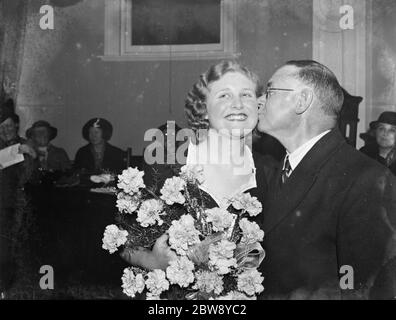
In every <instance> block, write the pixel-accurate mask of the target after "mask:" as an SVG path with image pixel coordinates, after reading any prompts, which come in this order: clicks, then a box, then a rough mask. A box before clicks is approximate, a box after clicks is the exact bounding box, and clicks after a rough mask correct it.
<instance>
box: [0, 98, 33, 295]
mask: <svg viewBox="0 0 396 320" xmlns="http://www.w3.org/2000/svg"><path fill="white" fill-rule="evenodd" d="M18 128H19V117H18V115H17V114H15V112H14V103H13V100H11V99H9V100H7V101H4V102H1V103H0V150H1V149H4V148H6V147H9V146H11V145H14V144H18V143H20V144H21V145H20V147H19V152H20V153H23V154H24V161H23V162H19V163H17V164H14V165H11V166H8V167H5V168H1V167H0V292H2V293H3V292H4V291H7V290H8V289H9V288H10V287H11V286H12V284H13V281H14V280H16V278H15V275H16V270H17V269H18V266H21V264H23V263H24V262H25V261H24V259H18V260H17V259H16V257H17V256H19V257H26V256H27V255H26V252H24V253H21V252H20V251H19V249H21V248H24V249H26V242H24V241H25V240H26V234H28V232H26V230H28V228H29V223H26V221H27V220H29V219H27V218H26V217H27V216H28V215H29V207H28V206H26V205H25V204H26V203H27V202H28V201H27V194H26V192H25V188H24V187H25V184H26V183H27V182H28V180H30V178H31V176H32V172H33V169H34V166H33V165H34V160H33V159H34V158H35V157H36V154H35V152H34V150H33V148H31V147H30V146H29V145H27V144H25V143H26V141H25V140H24V139H23V138H21V137H20V136H19V135H18ZM22 260H23V261H22ZM17 262H19V263H17Z"/></svg>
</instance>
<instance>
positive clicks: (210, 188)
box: [186, 130, 257, 208]
mask: <svg viewBox="0 0 396 320" xmlns="http://www.w3.org/2000/svg"><path fill="white" fill-rule="evenodd" d="M208 135H209V136H210V138H211V143H210V145H209V144H208V142H207V141H208V140H207V139H206V140H204V141H202V142H201V143H199V144H198V145H195V144H193V143H192V142H191V141H190V144H189V146H188V153H187V159H186V165H197V164H199V165H202V166H203V169H204V172H203V173H204V176H205V165H219V164H230V161H229V159H226V157H224V154H225V153H226V152H225V153H222V152H219V145H218V144H217V143H215V141H216V140H215V138H217V137H219V135H218V134H217V133H216V132H215V131H214V130H209V132H208ZM216 136H217V137H216ZM210 150H211V151H210ZM241 162H242V163H241V164H240V165H238V164H235V168H234V172H233V174H242V175H250V177H249V181H248V183H246V184H244V185H241V186H240V188H238V189H236V190H234V191H233V192H232V193H231V194H230V195H229V197H227V199H224V198H223V199H222V198H221V196H219V195H218V194H217V193H216V190H217V189H218V188H219V183H217V184H216V185H210V184H209V183H207V181H206V180H205V181H204V182H203V183H202V184H201V185H200V186H199V187H200V189H201V190H203V191H205V192H206V193H208V194H209V195H210V196H211V197H212V198H213V200H215V201H216V203H217V204H218V206H219V207H223V208H227V207H228V206H229V205H230V200H231V199H232V197H234V196H236V195H237V194H239V193H242V192H245V191H247V190H250V189H252V188H256V187H257V182H256V167H255V164H254V160H253V154H252V151H251V150H250V148H249V147H248V146H247V145H245V146H244V154H243V157H242V158H241ZM230 174H231V173H230ZM217 181H224V179H222V177H221V176H220V174H219V177H218V179H217Z"/></svg>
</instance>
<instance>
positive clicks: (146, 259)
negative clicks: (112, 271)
mask: <svg viewBox="0 0 396 320" xmlns="http://www.w3.org/2000/svg"><path fill="white" fill-rule="evenodd" d="M168 237H169V236H168V235H167V234H163V235H162V236H161V237H159V238H158V239H157V241H156V242H155V244H154V247H153V250H147V249H144V248H140V249H138V250H132V249H124V251H123V252H121V257H122V258H123V259H124V260H126V261H127V262H128V263H130V264H132V265H134V266H138V267H143V268H146V269H149V270H154V269H161V270H165V269H166V268H167V267H168V266H169V262H170V261H172V260H174V259H176V258H177V256H176V253H175V252H173V251H172V250H171V248H170V247H169V246H168V244H167V241H168Z"/></svg>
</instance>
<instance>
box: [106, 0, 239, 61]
mask: <svg viewBox="0 0 396 320" xmlns="http://www.w3.org/2000/svg"><path fill="white" fill-rule="evenodd" d="M235 20H236V12H235V0H110V1H108V0H107V1H106V9H105V55H104V57H103V59H104V60H169V59H171V60H188V59H192V60H196V59H217V58H219V59H223V58H234V57H236V56H237V55H238V54H237V53H236V36H235Z"/></svg>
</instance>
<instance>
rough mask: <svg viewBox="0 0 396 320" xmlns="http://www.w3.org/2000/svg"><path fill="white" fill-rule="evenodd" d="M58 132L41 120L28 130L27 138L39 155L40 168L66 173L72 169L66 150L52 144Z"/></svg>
mask: <svg viewBox="0 0 396 320" xmlns="http://www.w3.org/2000/svg"><path fill="white" fill-rule="evenodd" d="M57 133H58V130H57V129H56V128H55V127H52V126H51V125H50V124H49V123H48V122H47V121H43V120H39V121H37V122H35V123H33V125H32V127H31V128H29V129H28V130H26V138H28V139H30V140H31V141H32V142H33V145H34V149H35V150H36V153H37V155H38V160H39V162H40V168H41V169H43V170H46V171H66V170H68V169H70V160H69V157H68V156H67V153H66V151H65V150H64V149H62V148H59V147H56V146H54V145H52V144H51V140H53V139H55V138H56V135H57Z"/></svg>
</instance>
